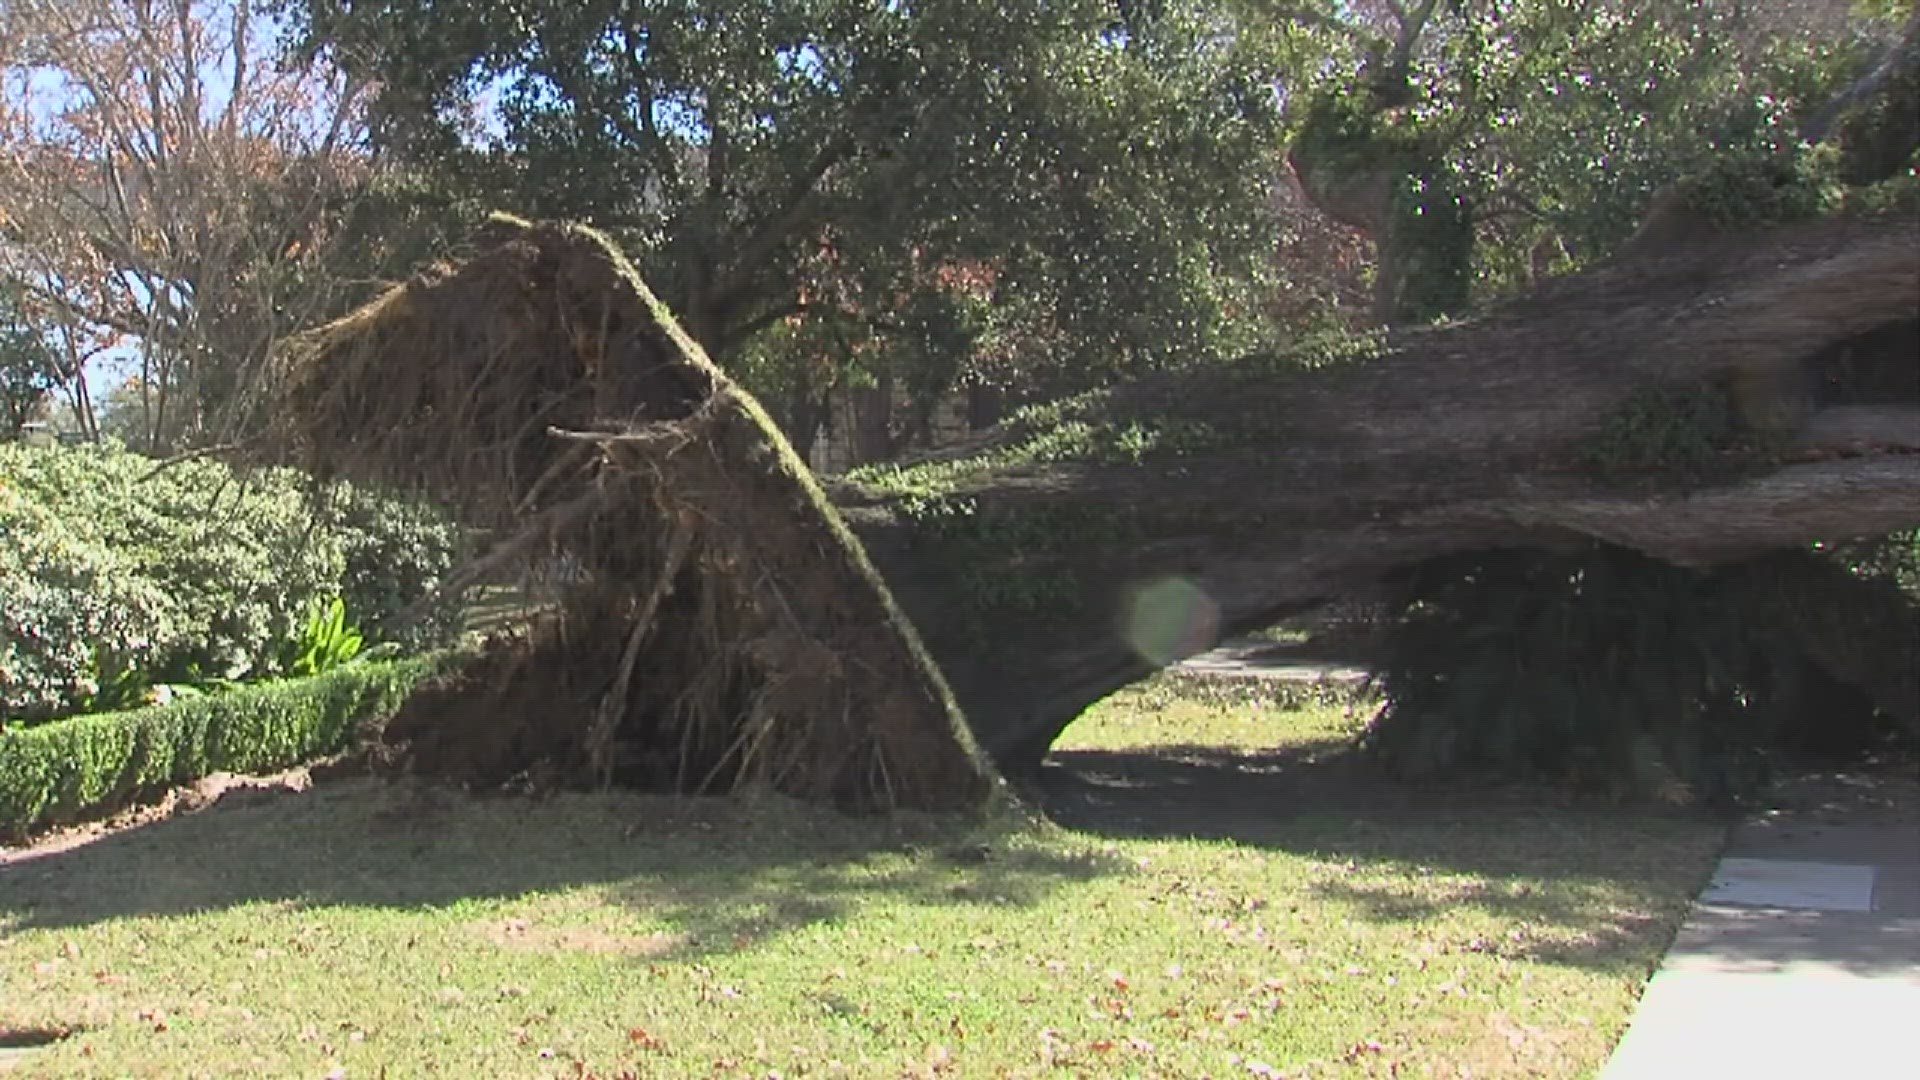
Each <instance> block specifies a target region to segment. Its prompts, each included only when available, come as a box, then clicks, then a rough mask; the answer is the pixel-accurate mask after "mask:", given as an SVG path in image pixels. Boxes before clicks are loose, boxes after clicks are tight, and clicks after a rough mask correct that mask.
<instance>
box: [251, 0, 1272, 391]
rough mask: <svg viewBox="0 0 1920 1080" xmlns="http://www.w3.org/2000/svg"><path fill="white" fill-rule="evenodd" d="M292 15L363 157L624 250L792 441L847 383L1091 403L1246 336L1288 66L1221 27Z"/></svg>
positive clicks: (611, 11)
mask: <svg viewBox="0 0 1920 1080" xmlns="http://www.w3.org/2000/svg"><path fill="white" fill-rule="evenodd" d="M288 10H289V14H290V15H291V17H292V18H293V20H294V21H295V23H296V25H298V26H299V27H300V28H301V30H302V31H303V33H304V40H305V41H306V43H307V48H306V55H309V56H324V57H327V58H329V59H330V60H332V61H333V62H335V63H337V64H339V65H340V66H341V67H342V68H343V69H345V70H347V71H348V72H351V73H353V74H354V75H355V76H357V77H362V78H365V79H368V80H372V81H377V83H378V86H379V92H378V95H377V97H376V98H375V99H374V101H373V106H374V112H373V117H374V122H375V131H376V133H377V136H378V138H379V139H380V141H381V144H382V145H383V146H386V147H391V148H395V149H398V150H401V151H403V152H404V153H405V154H407V155H408V156H409V158H410V160H412V161H414V162H415V163H416V164H417V165H418V166H419V167H420V168H422V169H424V170H428V171H430V172H431V173H432V174H433V175H435V176H436V177H442V178H449V179H451V178H465V179H466V180H468V181H470V182H472V183H475V184H478V185H481V186H483V187H484V188H485V189H487V191H488V193H489V194H490V195H491V196H492V197H493V198H495V200H496V201H497V202H499V203H500V204H502V205H503V206H504V207H505V208H507V209H511V210H516V211H519V212H524V213H529V214H533V215H536V216H557V217H565V218H572V219H578V220H585V221H588V222H591V223H593V224H595V225H597V226H600V227H602V228H605V229H608V230H611V231H612V232H614V233H615V234H616V235H618V236H619V237H620V238H621V240H622V241H623V242H624V243H626V244H627V245H628V246H629V247H630V248H631V249H632V250H634V251H635V252H636V254H637V258H638V260H639V262H640V263H641V268H642V270H643V272H644V274H645V275H646V277H647V279H648V281H649V282H651V283H652V284H653V286H654V287H655V288H656V289H657V290H658V291H659V292H660V293H661V295H662V296H663V298H665V299H666V300H667V302H668V303H669V305H670V306H671V307H672V308H673V309H674V311H675V312H676V313H677V314H678V315H679V316H680V318H681V319H682V320H683V321H684V323H685V325H686V326H687V327H688V329H689V331H690V332H691V333H692V334H693V335H694V336H695V337H696V339H698V340H699V341H701V342H702V344H703V345H705V347H706V348H707V349H708V350H709V352H710V353H711V354H712V355H714V356H715V357H716V358H718V359H720V360H721V361H722V362H723V363H724V364H727V365H729V366H733V367H736V368H738V369H740V370H743V371H745V372H747V373H748V375H749V378H750V379H751V380H752V381H753V383H754V384H755V385H756V388H759V389H762V390H765V391H767V392H768V393H769V396H770V397H771V398H773V399H774V400H775V403H776V404H778V405H779V406H780V407H781V409H782V411H783V412H784V413H785V414H786V415H787V417H788V420H789V426H790V427H793V428H810V427H811V423H812V421H813V420H814V418H816V417H817V416H818V414H819V413H820V411H821V409H822V408H823V406H824V395H825V392H826V391H827V390H829V389H831V388H833V387H834V386H837V385H841V384H843V383H845V382H846V381H847V380H849V379H850V378H854V377H864V378H867V379H875V380H884V379H888V378H898V379H899V380H900V381H901V382H903V383H908V384H911V385H912V386H913V387H914V388H915V389H916V390H919V391H921V392H923V393H927V392H932V391H934V390H936V389H944V388H945V387H947V386H950V385H952V383H953V382H954V381H955V380H956V379H958V378H964V377H967V376H968V375H969V373H970V370H971V368H972V367H975V366H978V365H979V362H980V360H981V359H982V358H983V357H985V356H988V355H990V354H992V353H993V352H994V350H995V348H996V345H997V344H1004V343H1005V342H1006V341H1007V340H1008V339H1009V337H1011V336H1015V335H1017V336H1019V337H1021V338H1023V339H1024V340H1026V341H1028V342H1030V343H1032V347H1030V348H1027V349H1025V350H1023V354H1024V355H1023V360H1022V361H1021V363H1022V364H1023V366H1024V368H1025V370H1024V371H1023V372H1022V374H1023V377H1027V378H1032V379H1033V380H1035V381H1036V382H1049V381H1050V382H1054V383H1062V382H1064V383H1078V384H1081V385H1085V384H1086V383H1089V382H1095V381H1099V380H1100V379H1102V378H1105V377H1109V376H1111V375H1112V374H1113V373H1116V372H1124V371H1131V370H1138V369H1141V368H1144V367H1151V366H1155V365H1161V364H1165V363H1167V362H1169V361H1171V360H1172V359H1174V358H1179V357H1187V356H1192V355H1195V354H1201V353H1205V354H1217V353H1222V352H1229V351H1233V350H1237V349H1242V348H1245V347H1246V346H1248V345H1249V344H1251V343H1252V342H1253V341H1254V340H1256V339H1257V338H1258V336H1259V331H1260V323H1259V320H1258V318H1257V313H1258V310H1259V304H1260V301H1261V299H1262V294H1263V290H1264V289H1265V288H1266V283H1267V282H1268V281H1269V279H1270V276H1271V275H1270V269H1271V267H1270V256H1271V252H1272V246H1273V231H1272V228H1271V212H1270V211H1271V207H1270V200H1269V190H1270V185H1271V181H1272V177H1273V176H1274V169H1275V167H1276V159H1275V154H1276V152H1277V148H1278V143H1277V138H1276V136H1277V131H1278V129H1277V120H1278V112H1277V108H1276V101H1275V98H1274V95H1273V92H1272V88H1271V78H1270V74H1271V70H1272V62H1273V61H1272V58H1273V57H1274V56H1275V55H1277V50H1281V49H1282V47H1283V45H1284V41H1282V40H1281V39H1278V38H1276V37H1275V36H1274V35H1271V34H1268V33H1266V32H1265V31H1264V29H1263V28H1261V27H1260V26H1258V25H1254V26H1247V25H1242V23H1241V22H1240V21H1239V20H1238V18H1237V16H1236V15H1235V14H1234V13H1233V12H1232V10H1231V9H1227V8H1224V7H1221V6H1218V5H1212V4H1207V3H1194V2H1184V0H1182V2H1168V3H1158V4H1151V5H1122V6H1120V7H1118V8H1116V7H1115V6H1114V5H1112V4H1111V3H1106V2H1102V0H1069V2H1067V3H1039V2H1032V3H1016V4H1014V5H1013V6H1012V7H1009V6H1007V5H1006V4H1002V3H992V4H988V3H983V2H979V0H934V2H930V3H923V4H912V5H902V4H893V3H886V2H883V0H782V2H780V3H771V4H770V3H765V2H746V0H592V2H588V3H576V2H572V0H567V2H559V0H529V2H526V3H519V4H505V5H503V4H496V3H490V2H480V0H455V2H451V3H449V2H435V3H427V2H425V0H383V2H379V3H368V2H364V0H294V2H292V3H290V4H289V9H288ZM477 114H478V115H479V116H480V119H478V120H476V115H477ZM987 316H990V317H987ZM828 343H835V344H837V345H838V346H839V348H837V349H836V350H835V353H836V356H837V359H836V360H835V361H832V362H821V361H820V359H819V356H820V353H819V349H821V348H822V347H824V346H825V345H827V344H828Z"/></svg>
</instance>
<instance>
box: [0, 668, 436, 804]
mask: <svg viewBox="0 0 1920 1080" xmlns="http://www.w3.org/2000/svg"><path fill="white" fill-rule="evenodd" d="M452 658H453V654H450V653H439V654H434V655H431V656H426V657H416V658H412V659H406V660H392V661H383V662H370V663H361V664H349V665H347V666H346V667H343V668H339V669H336V670H334V671H331V672H328V673H327V674H325V675H319V676H315V677H314V678H311V679H298V680H289V681H285V682H274V683H260V684H256V685H252V686H243V687H240V688H237V689H234V690H231V691H228V692H226V693H221V694H214V695H209V696H206V697H193V698H185V699H182V700H178V701H174V702H171V703H169V704H166V705H154V706H149V707H147V708H142V709H132V710H129V711H126V712H118V713H100V714H97V715H93V716H79V717H74V718H72V719H69V720H57V721H53V722H51V723H47V724H41V725H38V726H36V727H30V728H23V729H19V730H9V731H6V732H4V733H0V836H5V837H10V838H19V837H21V836H24V835H26V834H27V833H28V832H30V831H32V830H34V829H37V828H40V827H42V826H46V825H52V824H61V823H66V822H71V821H74V820H77V819H79V818H81V817H84V816H88V815H94V814H98V813H102V812H105V811H108V810H111V809H115V808H117V807H119V806H123V805H126V804H127V803H129V802H132V801H134V800H136V799H138V798H140V797H141V796H143V795H148V794H151V793H154V792H157V791H161V790H164V789H166V788H168V787H172V786H174V785H178V784H185V783H189V782H191V781H194V780H198V779H200V778H201V777H204V776H207V775H209V774H211V773H215V772H261V771H264V770H268V769H281V768H288V767H291V766H293V765H297V764H299V763H300V762H302V761H306V760H309V759H312V758H314V757H318V756H321V755H324V754H329V753H333V752H336V751H339V750H343V749H345V748H346V747H347V745H348V744H349V743H350V742H352V740H353V737H354V733H355V732H356V730H358V729H359V727H360V725H361V724H362V723H364V722H366V721H370V720H382V719H385V718H387V717H389V716H391V715H393V713H394V712H396V711H397V710H398V709H399V708H400V705H401V704H402V703H403V702H405V701H406V699H407V695H408V694H409V693H411V692H412V691H413V689H414V687H415V686H417V685H419V684H420V683H421V682H422V681H424V680H425V679H427V678H429V677H431V676H433V675H435V674H437V673H439V672H441V671H442V670H444V669H445V668H447V667H448V666H449V664H450V663H451V662H452Z"/></svg>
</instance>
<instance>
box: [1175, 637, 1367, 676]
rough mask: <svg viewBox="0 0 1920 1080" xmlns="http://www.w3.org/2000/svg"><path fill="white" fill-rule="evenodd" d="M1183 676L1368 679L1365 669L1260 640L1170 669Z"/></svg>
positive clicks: (1233, 642) (1230, 645) (1227, 646)
mask: <svg viewBox="0 0 1920 1080" xmlns="http://www.w3.org/2000/svg"><path fill="white" fill-rule="evenodd" d="M1173 670H1174V671H1176V672H1178V673H1179V674H1182V675H1197V676H1205V677H1208V678H1216V679H1279V680H1281V681H1284V682H1305V683H1317V682H1333V683H1348V684H1356V683H1360V682H1364V681H1365V680H1366V678H1367V671H1366V669H1365V668H1361V667H1356V666H1354V665H1353V664H1350V663H1345V662H1342V661H1338V660H1327V659H1322V658H1320V657H1318V656H1303V655H1302V654H1301V651H1300V650H1299V649H1296V648H1293V647H1290V646H1286V645H1282V644H1280V643H1278V642H1273V641H1265V640H1262V639H1260V638H1233V639H1230V640H1228V641H1223V642H1221V643H1220V644H1219V645H1217V646H1215V647H1214V648H1212V649H1210V650H1208V651H1207V652H1203V653H1199V654H1197V655H1194V656H1189V657H1187V658H1186V659H1185V660H1182V661H1180V662H1179V663H1177V664H1175V665H1173Z"/></svg>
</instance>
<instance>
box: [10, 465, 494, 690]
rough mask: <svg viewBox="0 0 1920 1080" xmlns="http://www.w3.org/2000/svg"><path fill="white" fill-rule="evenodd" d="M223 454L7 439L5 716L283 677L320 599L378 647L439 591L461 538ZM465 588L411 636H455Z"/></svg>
mask: <svg viewBox="0 0 1920 1080" xmlns="http://www.w3.org/2000/svg"><path fill="white" fill-rule="evenodd" d="M319 494H321V495H322V496H323V497H320V498H315V497H314V496H315V492H313V491H312V485H311V484H310V483H309V481H308V480H307V479H306V478H305V477H304V476H302V475H301V474H299V473H295V472H292V471H290V470H257V471H253V472H249V473H238V472H235V471H234V470H232V469H230V468H229V467H227V466H226V465H224V464H221V463H220V462H217V461H214V460H212V459H197V460H190V461H183V462H179V463H176V464H174V465H171V466H169V467H167V468H164V469H158V470H156V468H155V463H154V462H153V461H152V460H151V459H148V458H145V457H142V456H140V455H137V454H132V453H128V452H126V451H125V450H122V449H119V448H117V447H58V448H30V447H23V446H16V445H7V446H0V526H3V528H0V719H8V720H38V719H45V718H48V717H51V716H59V715H71V714H73V713H75V712H81V711H93V710H97V709H100V708H104V707H111V706H112V705H113V704H115V701H114V700H113V697H114V695H115V694H116V693H117V694H118V695H119V696H120V697H121V698H125V697H127V696H129V695H137V694H138V693H140V692H142V691H144V689H145V687H146V686H147V685H149V684H155V683H173V682H199V681H204V680H223V679H248V678H259V677H261V676H263V675H267V674H272V673H274V672H275V670H276V664H277V661H278V660H279V658H280V657H281V655H282V653H283V652H284V651H285V649H286V648H287V647H288V646H289V645H291V644H294V643H296V642H297V641H298V639H299V637H300V635H301V634H302V632H303V631H304V630H305V629H306V627H307V624H308V620H309V617H310V614H311V609H312V606H313V604H314V603H315V602H316V601H324V600H327V599H329V598H332V597H335V596H339V597H343V598H344V599H345V602H346V605H347V615H348V616H349V617H350V618H352V619H353V620H354V621H355V622H356V623H358V624H359V625H360V626H361V628H362V629H363V630H364V631H366V632H367V633H368V634H369V635H370V636H374V637H375V638H376V639H377V638H378V636H379V635H382V634H383V632H384V631H385V629H386V628H387V626H389V625H390V624H392V623H393V622H394V621H395V620H394V616H395V615H397V614H398V613H399V612H400V611H401V610H403V609H405V608H407V607H409V606H411V605H413V604H415V603H417V602H418V601H420V600H422V599H424V598H426V597H429V596H432V595H433V594H434V593H435V591H436V590H437V589H438V587H439V585H440V582H441V581H442V580H443V579H444V577H445V575H446V573H447V571H448V570H449V569H450V568H451V567H452V565H453V563H454V560H455V558H456V556H457V552H458V539H459V533H458V531H457V529H456V528H455V527H454V526H453V525H452V524H451V523H450V522H449V521H448V520H447V519H445V518H444V517H441V516H437V515H435V514H434V513H433V512H432V511H431V510H429V509H427V508H423V507H420V506H417V505H411V504H407V503H403V502H399V501H396V500H393V499H388V498H383V497H381V496H378V495H376V494H374V493H371V492H367V491H364V490H359V489H351V488H347V487H346V486H345V485H339V486H337V487H336V488H334V489H331V490H328V491H325V492H321V493H319ZM459 603H460V598H459V597H450V598H447V599H446V600H445V601H444V602H443V603H441V604H440V605H438V606H437V607H436V608H435V609H434V610H431V611H429V612H428V615H427V617H426V618H425V619H422V620H420V621H418V622H417V623H416V624H415V625H414V626H412V627H411V628H409V629H408V630H407V631H406V632H405V633H404V635H403V634H401V633H400V632H399V630H398V629H397V628H396V629H395V636H396V637H400V638H401V639H402V640H403V641H404V643H405V644H406V645H407V646H408V647H410V648H413V649H424V648H429V647H434V646H437V645H441V644H446V643H449V642H450V641H451V640H452V637H453V634H454V633H455V632H456V631H457V628H458V606H459Z"/></svg>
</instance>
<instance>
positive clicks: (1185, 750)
mask: <svg viewBox="0 0 1920 1080" xmlns="http://www.w3.org/2000/svg"><path fill="white" fill-rule="evenodd" d="M1342 745H1343V744H1336V743H1329V744H1327V745H1321V744H1319V743H1313V744H1301V745H1295V746H1291V747H1289V748H1287V749H1285V750H1281V751H1273V752H1253V753H1249V752H1245V751H1237V750H1233V749H1211V750H1210V749H1207V748H1202V747H1192V746H1173V747H1164V748H1156V749H1155V750H1154V751H1151V752H1111V751H1056V752H1055V753H1054V755H1053V756H1052V758H1051V759H1050V762H1049V767H1048V768H1047V769H1046V770H1044V772H1043V775H1042V777H1041V778H1040V780H1039V781H1038V782H1037V783H1036V784H1035V787H1034V789H1033V790H1034V792H1035V795H1036V798H1037V799H1038V800H1039V801H1041V802H1042V803H1043V804H1044V805H1045V806H1046V808H1047V810H1048V813H1049V814H1050V816H1052V817H1053V819H1054V820H1056V821H1058V822H1059V823H1061V824H1063V825H1066V826H1068V827H1070V828H1074V829H1078V830H1081V831H1083V832H1088V833H1092V834H1095V835H1100V836H1106V837H1112V838H1116V839H1120V838H1127V839H1198V840H1209V841H1221V842H1229V843H1232V844H1235V845H1238V846H1241V847H1246V848H1254V849H1262V850H1267V851H1273V852H1284V853H1288V854H1293V855H1303V856H1307V857H1310V858H1313V859H1315V860H1316V861H1318V862H1321V863H1325V864H1332V865H1333V866H1335V867H1337V868H1339V870H1340V871H1341V872H1340V873H1338V874H1336V875H1335V876H1334V877H1333V878H1331V879H1329V880H1322V881H1319V882H1317V883H1315V884H1314V885H1313V886H1311V889H1310V895H1311V896H1312V897H1314V898H1316V899H1324V900H1327V901H1330V902H1333V903H1337V904H1339V905H1341V906H1342V907H1343V908H1344V909H1345V910H1347V911H1349V912H1352V913H1354V914H1355V916H1356V917H1358V918H1362V919H1365V920H1367V921H1371V922H1378V923H1418V922H1424V921H1428V920H1434V919H1437V918H1439V917H1440V916H1442V915H1444V914H1448V913H1452V912H1455V911H1457V910H1458V909H1460V908H1462V907H1472V908H1477V909H1480V910H1482V911H1485V912H1487V913H1488V914H1489V915H1490V916H1491V917H1493V918H1494V919H1496V920H1498V921H1501V922H1505V923H1510V924H1521V925H1537V926H1545V927H1552V928H1554V931H1555V933H1554V934H1553V935H1551V937H1550V939H1545V940H1520V941H1512V940H1509V941H1505V942H1488V943H1480V944H1479V945H1476V944H1475V943H1472V942H1468V943H1464V944H1463V945H1462V947H1463V948H1470V949H1471V951H1475V952H1496V953H1499V954H1500V955H1505V956H1512V957H1514V958H1526V959H1532V960H1539V961H1545V962H1550V963H1557V964H1566V965H1573V966H1579V967H1587V968H1594V969H1599V970H1609V971H1613V970H1618V971H1621V972H1623V973H1624V972H1629V971H1633V972H1634V973H1636V974H1644V971H1639V970H1638V969H1639V968H1641V967H1644V965H1645V963H1646V957H1647V955H1648V949H1649V943H1650V942H1651V943H1652V948H1653V950H1654V953H1655V955H1657V952H1658V950H1659V949H1660V948H1664V946H1665V944H1666V938H1667V936H1668V935H1670V934H1671V933H1672V932H1673V930H1674V928H1675V927H1676V926H1677V925H1678V923H1679V920H1680V918H1681V916H1682V915H1683V913H1684V911H1685V909H1686V906H1687V904H1688V902H1689V901H1690V900H1691V899H1692V897H1693V896H1694V895H1695V894H1697V893H1698V891H1699V890H1700V888H1701V887H1703V886H1704V885H1705V883H1706V880H1707V877H1708V875H1709V874H1710V873H1711V871H1712V866H1713V863H1714V859H1715V857H1716V855H1717V854H1718V852H1719V850H1720V848H1721V846H1722V844H1723V842H1724V837H1725V834H1726V826H1727V824H1728V823H1729V818H1728V817H1727V816H1726V815H1724V814H1710V813H1705V812H1700V811H1691V810H1679V809H1669V808H1660V807H1604V808H1603V807H1579V806H1573V805H1569V803H1568V801H1567V799H1566V798H1565V797H1564V796H1563V795H1561V794H1559V793H1557V792H1555V791H1553V790H1551V789H1547V788H1543V787H1539V786H1529V785H1490V784H1486V783H1478V784H1474V783H1447V784H1427V783H1421V784H1413V783H1401V782H1397V781H1392V780H1388V779H1385V778H1382V777H1380V776H1378V775H1377V774H1374V773H1371V772H1370V771H1369V770H1368V769H1367V768H1366V767H1365V766H1364V765H1363V764H1362V763H1360V762H1359V761H1357V760H1355V758H1354V757H1353V755H1352V753H1351V752H1350V751H1346V750H1343V749H1342V748H1341V746H1342ZM1653 939H1658V940H1653Z"/></svg>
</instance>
